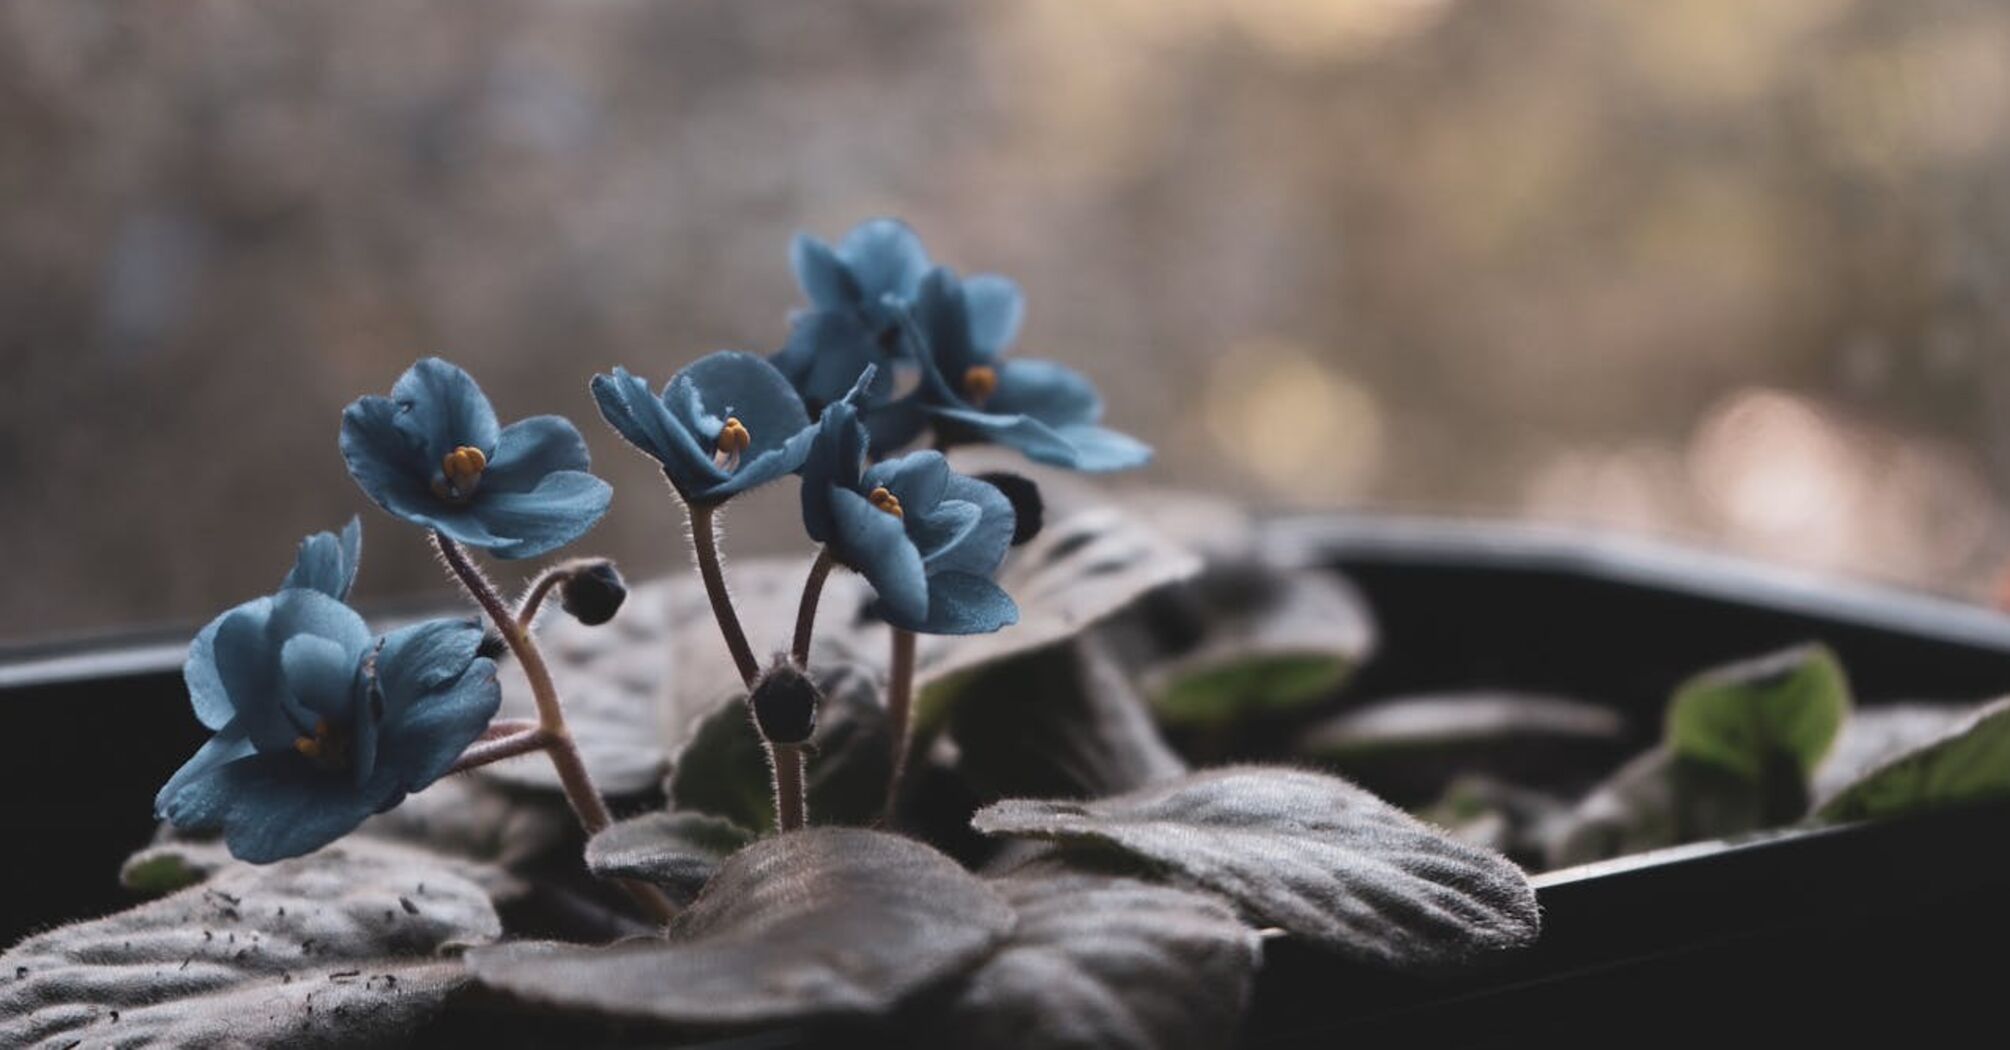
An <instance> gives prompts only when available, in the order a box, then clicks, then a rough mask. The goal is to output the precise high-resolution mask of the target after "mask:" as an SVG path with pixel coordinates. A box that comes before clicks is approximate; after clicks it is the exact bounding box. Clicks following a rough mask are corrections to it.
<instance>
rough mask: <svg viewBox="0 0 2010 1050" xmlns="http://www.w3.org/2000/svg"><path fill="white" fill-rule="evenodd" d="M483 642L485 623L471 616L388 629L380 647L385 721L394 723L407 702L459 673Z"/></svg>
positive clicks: (456, 677) (457, 675)
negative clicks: (480, 623)
mask: <svg viewBox="0 0 2010 1050" xmlns="http://www.w3.org/2000/svg"><path fill="white" fill-rule="evenodd" d="M481 644H482V628H481V626H480V625H479V624H477V623H475V622H473V621H471V620H452V619H448V620H427V621H425V622H424V623H416V624H413V625H411V626H409V627H401V628H399V629H397V630H395V631H392V632H390V633H389V634H386V635H385V636H384V640H383V646H382V648H380V649H379V650H378V651H377V685H378V688H379V689H380V690H381V691H382V692H383V694H384V721H385V722H386V723H387V724H394V723H396V722H397V721H398V720H399V719H400V718H402V717H403V716H404V713H405V710H406V708H407V707H409V706H410V705H412V704H413V703H416V702H417V701H418V700H420V699H421V698H423V697H425V696H426V695H427V694H429V693H431V692H433V691H434V690H437V689H439V688H441V687H442V686H445V685H447V684H448V683H450V682H453V681H455V680H457V679H459V678H460V677H461V675H462V674H464V673H465V672H466V671H467V669H468V665H469V664H472V663H473V662H474V661H475V654H476V651H477V650H478V649H480V648H481Z"/></svg>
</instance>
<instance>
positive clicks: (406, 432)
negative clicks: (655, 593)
mask: <svg viewBox="0 0 2010 1050" xmlns="http://www.w3.org/2000/svg"><path fill="white" fill-rule="evenodd" d="M342 456H343V458H344V459H346V460H348V461H349V474H350V476H351V477H353V478H355V479H356V484H358V485H360V486H362V488H363V491H364V492H365V493H367V494H368V495H369V497H370V498H371V499H372V500H375V501H376V503H377V505H378V506H380V507H382V508H384V509H385V510H387V511H389V512H390V513H391V514H393V515H395V516H397V517H400V518H403V519H405V520H406V521H409V522H411V523H413V524H415V525H423V526H425V527H426V528H429V529H435V530H438V531H439V532H440V533H441V534H443V535H445V536H446V537H448V538H449V539H453V540H457V541H459V542H461V543H463V544H466V545H468V546H470V547H478V548H480V549H482V550H486V551H488V552H489V553H490V554H493V555H495V556H496V557H498V558H532V557H536V556H537V555H540V554H544V553H546V552H548V551H552V550H555V549H557V548H559V547H563V546H565V545H566V544H568V543H571V542H572V541H573V540H575V539H578V538H579V537H580V536H581V535H583V534H585V532H586V531H587V530H588V529H591V528H592V527H593V526H594V525H595V524H596V523H598V522H599V521H600V518H601V516H602V515H604V514H606V513H607V505H608V503H609V501H610V500H612V499H613V495H614V492H613V489H611V488H609V487H608V484H607V483H606V482H604V481H602V480H600V479H599V478H597V477H594V476H593V475H592V474H589V473H587V468H588V466H589V460H588V457H587V452H586V441H585V439H583V438H581V437H580V436H579V431H578V429H577V428H575V427H574V426H573V425H572V423H571V422H569V421H568V420H566V419H565V418H564V417H562V416H532V417H531V418H529V419H525V420H521V421H519V422H516V423H512V424H510V425H509V426H507V427H503V426H500V425H499V424H498V423H497V421H496V414H495V409H494V408H492V407H490V405H489V400H488V398H487V397H486V396H484V395H483V394H482V390H481V387H479V386H477V385H475V381H474V378H473V377H472V376H470V375H468V374H467V373H466V372H464V371H462V370H461V369H460V368H458V367H456V366H454V365H452V364H449V363H447V362H445V361H442V360H440V359H439V358H436V357H433V358H427V359H425V360H423V361H420V362H419V363H417V364H415V365H413V366H412V367H411V368H410V369H409V370H407V371H406V372H405V374H404V375H402V376H400V377H398V382H397V385H395V386H393V387H392V388H391V396H390V397H374V396H372V397H363V398H358V399H357V400H356V401H355V402H354V403H352V404H351V405H350V406H349V407H348V408H347V409H346V410H344V411H343V413H342Z"/></svg>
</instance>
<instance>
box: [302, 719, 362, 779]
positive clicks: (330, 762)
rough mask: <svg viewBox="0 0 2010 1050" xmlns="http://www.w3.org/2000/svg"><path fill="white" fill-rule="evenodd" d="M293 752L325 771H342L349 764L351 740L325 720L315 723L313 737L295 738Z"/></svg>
mask: <svg viewBox="0 0 2010 1050" xmlns="http://www.w3.org/2000/svg"><path fill="white" fill-rule="evenodd" d="M293 750H295V751H298V752H300V754H301V755H302V756H303V757H305V758H307V759H309V760H311V761H312V762H313V763H314V764H315V765H317V766H320V767H321V768H323V769H341V768H343V767H345V766H347V765H348V764H349V738H348V736H347V735H346V734H344V733H343V732H342V731H341V730H339V729H336V728H335V727H333V726H331V725H329V724H328V720H327V719H325V718H323V719H320V720H318V721H316V722H315V723H314V735H313V736H306V735H302V736H297V737H295V738H293Z"/></svg>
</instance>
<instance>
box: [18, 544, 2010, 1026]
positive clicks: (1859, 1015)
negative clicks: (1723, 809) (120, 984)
mask: <svg viewBox="0 0 2010 1050" xmlns="http://www.w3.org/2000/svg"><path fill="white" fill-rule="evenodd" d="M1272 529H1273V535H1274V537H1275V538H1276V539H1277V540H1278V541H1279V542H1280V543H1286V544H1291V545H1293V546H1296V547H1298V548H1300V549H1303V550H1305V551H1306V552H1308V553H1309V554H1311V555H1312V556H1313V557H1315V558H1316V559H1317V560H1318V561H1319V562H1322V563H1325V564H1329V565H1332V566H1334V567H1336V568H1339V569H1341V570H1343V571H1345V572H1346V573H1347V574H1348V575H1349V576H1350V577H1351V578H1352V579H1353V580H1354V581H1355V582H1356V583H1357V584H1358V585H1359V587H1360V588H1361V590H1362V592H1363V593H1364V594H1365V596H1366V598H1367V600H1368V602H1369V604H1370V605H1371V606H1372V608H1373V610H1374V613H1375V617H1376V620H1377V623H1378V628H1379V633H1380V635H1381V638H1382V647H1381V649H1380V651H1379V652H1378V654H1377V656H1376V658H1375V660H1374V661H1373V662H1372V663H1371V664H1370V665H1368V666H1367V667H1366V668H1364V669H1363V670H1362V671H1361V673H1360V674H1359V675H1358V676H1357V677H1356V678H1355V679H1354V680H1353V681H1352V682H1351V683H1350V684H1349V685H1348V687H1347V693H1348V695H1349V696H1350V697H1353V698H1358V699H1368V698H1374V697H1383V696H1391V695H1397V694H1405V693H1417V692H1426V691H1434V690H1443V689H1466V688H1502V689H1515V690H1528V691H1537V692H1550V693H1559V694H1563V695H1572V696H1582V697H1588V698H1596V699H1600V700H1605V701H1608V702H1610V703H1613V704H1615V705H1618V706H1620V707H1621V708H1622V709H1623V710H1624V711H1625V712H1626V713H1627V714H1628V715H1629V716H1630V718H1631V721H1632V723H1633V724H1634V725H1635V726H1636V727H1637V728H1639V729H1640V733H1641V739H1640V740H1639V741H1638V742H1639V743H1641V744H1643V745H1644V744H1645V743H1647V742H1648V738H1649V736H1650V735H1651V732H1652V729H1653V727H1655V726H1657V725H1658V720H1659V712H1660V710H1661V706H1662V705H1663V704H1664V703H1665V702H1666V700H1667V697H1668V695H1669V692H1670V690H1671V688H1672V687H1673V686H1674V685H1675V684H1676V683H1677V682H1679V681H1681V680H1682V679H1684V678H1685V677H1687V676H1688V675H1690V674H1692V673H1693V672H1695V671H1696V670H1698V669H1699V668H1702V667H1706V666H1710V665H1712V664H1717V663H1722V662H1725V661H1728V660H1733V659H1737V658H1740V657H1744V656H1749V655H1752V654H1754V653H1758V652H1763V651H1766V650H1769V649H1775V648H1780V647H1783V646H1786V645H1791V644H1795V643H1799V642H1804V641H1811V640H1820V641H1823V642H1826V643H1828V645H1829V646H1831V647H1832V648H1833V649H1834V650H1835V651H1836V652H1837V653H1838V654H1839V656H1840V657H1841V659H1842V661H1843V663H1844V666H1846V667H1847V668H1848V670H1849V673H1850V677H1851V681H1852V684H1853V686H1854V688H1855V691H1856V695H1857V698H1858V701H1859V702H1860V703H1864V704H1875V703H1879V702H1884V701H1896V700H1919V699H1930V700H1980V699H1984V698H1989V697H1994V696H1997V695H2001V694H2004V693H2010V618H2006V617H2003V616H1999V615H1996V614H1994V613H1991V612H1989V611H1986V610H1981V609H1975V608H1970V607H1966V606H1960V605H1956V604H1953V603H1950V602H1946V601H1941V600H1937V599H1931V598H1925V597H1919V596H1914V595H1909V594H1904V593H1900V592H1896V591H1892V590H1889V589H1883V588H1874V587H1867V586H1858V585H1847V584H1840V583H1834V582H1826V581H1817V580H1813V579H1809V578H1806V577H1802V576H1799V575H1796V574H1792V573H1788V572H1783V571H1780V570H1776V569H1772V568H1767V567H1763V566H1758V565H1754V564H1751V563H1746V562H1740V561H1736V560H1733V559H1727V558H1720V557H1714V556H1708V555H1702V554H1697V553H1693V552H1686V551H1681V550H1677V549H1672V548H1669V547H1665V546H1660V545H1656V544H1650V543H1643V542H1639V541H1633V540H1622V539H1617V538H1613V537H1606V536H1601V535H1597V534H1587V533H1581V532H1571V531H1555V530H1545V529H1538V528H1527V527H1520V526H1502V525H1488V524H1471V523H1452V522H1442V521H1428V520H1425V521H1416V520H1401V519H1391V518H1383V517H1335V516H1320V517H1316V518H1302V519H1291V520H1284V521H1279V522H1276V523H1274V525H1273V526H1272ZM183 644H184V640H183V639H179V638H152V639H123V640H115V641H111V642H101V643H84V644H77V645H70V646H60V647H44V648H41V649H37V650H33V651H18V650H17V651H14V652H10V653H5V654H0V713H4V715H5V718H6V721H5V723H4V725H5V732H4V734H0V826H4V828H5V830H6V835H7V842H6V855H7V857H8V864H7V865H6V867H7V869H8V876H9V877H8V880H7V881H8V884H9V890H10V892H9V893H7V894H5V895H0V943H11V942H12V941H13V940H15V939H16V938H18V937H19V936H21V935H22V934H24V933H26V932H28V931H30V930H32V929H36V928H40V927H44V926H48V925H52V924H55V923H58V922H61V921H65V920H68V919H72V918H77V917H81V916H87V915H93V914H99V913H103V912H107V911H110V910H113V909H115V908H118V907H121V906H123V905H124V904H126V903H128V900H127V898H126V895H125V893H124V891H123V890H121V888H120V887H119V885H118V882H117V878H116V874H117V869H118V865H119V862H120V861H121V860H122V859H123V858H124V857H125V856H126V855H127V854H128V853H129V852H130V851H131V849H132V848H133V847H135V846H137V845H139V844H140V843H142V842H144V841H145V839H146V838H147V836H148V835H149V833H150V831H151V829H152V827H153V821H152V819H151V813H150V808H151V799H152V796H153V792H154V791H155V789H156V788H157V787H158V786H159V785H160V784H161V783H162V782H163V780H164V779H165V778H166V777H167V776H168V774H169V773H171V772H172V771H173V769H174V768H175V767H176V766H177V765H178V764H179V763H180V762H181V761H182V760H183V759H184V758H185V757H186V756H187V755H188V754H189V753H190V751H192V749H193V748H195V747H196V746H197V745H198V744H199V743H200V742H201V738H202V734H201V733H200V731H199V728H198V727H197V726H196V725H195V723H194V721H193V720H192V719H191V718H190V717H189V715H188V708H187V704H186V698H185V694H184V692H183V689H182V685H181V681H180V660H181V650H182V646H183ZM2006 830H2010V804H2004V805H1991V806H1979V807H1974V808H1970V809H1963V810H1958V811H1950V812H1945V813H1938V814H1932V815H1928V816H1924V817H1920V818H1915V819H1910V820H1904V821H1894V822H1889V823H1883V824H1875V825H1855V826H1847V827H1840V828H1831V829H1824V830H1819V831H1786V832H1778V833H1770V834H1766V835H1760V836H1754V837H1750V838H1749V839H1747V840H1743V841H1738V842H1716V843H1705V844H1699V845H1696V846H1691V847H1682V848H1678V849H1675V850H1668V851H1662V852H1658V853H1652V854H1645V855H1641V856H1638V857H1631V858H1623V859H1621V860H1618V861H1614V862H1610V863H1607V864H1603V865H1597V866H1594V867H1588V868H1578V869H1572V870H1569V871H1565V872H1560V873H1557V874H1554V875H1548V876H1543V877H1541V878H1539V879H1538V880H1537V886H1538V890H1539V895H1540V899H1541V903H1542V905H1543V909H1544V930H1543V936H1542V940H1541V942H1540V944H1538V945H1537V947H1536V948H1535V949H1534V950H1532V951H1530V952H1527V953H1524V954H1522V955H1520V956H1517V957H1516V958H1514V959H1512V960H1511V961H1508V962H1506V963H1505V964H1503V965H1501V966H1499V967H1496V968H1494V969H1491V970H1489V971H1487V972H1484V973H1480V974H1475V975H1468V976H1465V977H1461V978H1457V979H1452V980H1417V979H1404V978H1394V977H1391V976H1388V975H1386V974H1380V973H1375V972H1370V971H1366V970H1363V969H1360V968H1357V967H1352V966H1349V965H1346V964H1343V963H1339V962H1336V961H1334V960H1332V959H1330V958H1326V957H1323V956H1319V955H1316V954H1315V953H1313V952H1310V951H1307V950H1305V949H1303V948H1301V947H1300V946H1298V945H1295V944H1292V943H1290V942H1289V941H1283V940H1280V941H1273V942H1272V943H1271V944H1270V945H1269V946H1268V950H1267V955H1266V963H1265V967H1264V970H1263V974H1262V977H1261V979H1260V981H1259V983H1258V987H1257V996H1256V1003H1255V1009H1254V1010H1253V1011H1252V1013H1251V1015H1250V1019H1249V1023H1248V1028H1247V1030H1246V1040H1245V1042H1246V1043H1247V1045H1251V1046H1334V1045H1343V1044H1344V1045H1348V1046H1354V1047H1360V1046H1384V1045H1386V1046H1404V1047H1419V1046H1468V1045H1473V1046H1478V1045H1503V1046H1511V1045H1527V1044H1531V1043H1534V1042H1536V1041H1538V1040H1545V1041H1561V1042H1564V1043H1584V1042H1588V1043H1596V1044H1599V1045H1615V1044H1621V1043H1630V1042H1633V1041H1636V1040H1648V1041H1652V1042H1656V1043H1659V1042H1662V1041H1665V1040H1667V1039H1671V1038H1674V1037H1677V1036H1681V1037H1689V1038H1710V1039H1714V1040H1718V1041H1724V1040H1726V1039H1728V1041H1729V1043H1730V1044H1731V1045H1747V1044H1749V1043H1750V1041H1751V1040H1752V1039H1753V1038H1754V1037H1755V1035H1756V1033H1758V1032H1760V1031H1765V1032H1777V1033H1780V1034H1790V1035H1791V1036H1792V1037H1793V1038H1794V1039H1795V1040H1796V1042H1805V1041H1810V1040H1811V1039H1812V1038H1814V1037H1816V1036H1818V1035H1820V1034H1829V1035H1833V1036H1837V1037H1844V1038H1847V1037H1851V1036H1855V1035H1860V1027H1859V1026H1860V1025H1861V1024H1862V1023H1863V1022H1864V1020H1865V1019H1866V1016H1867V1015H1868V1016H1871V1017H1886V1018H1900V1017H1908V1018H1911V1020H1910V1021H1908V1022H1907V1024H1908V1026H1909V1031H1910V1033H1911V1034H1913V1035H1915V1036H1916V1035H1921V1034H1924V1033H1926V1032H1928V1031H1931V1030H1933V1029H1934V1028H1935V1027H1936V1026H1939V1025H1942V1024H1952V1023H1954V1020H1953V1019H1954V1018H1955V1016H1956V1015H1958V1014H1961V1013H1963V1012H1966V1011H1981V1010H1983V1009H1986V1008H1987V1007H1988V1006H1989V1005H1991V1000H1990V999H1989V997H1987V996H1982V995H1979V994H1977V995H1973V996H1970V995H1966V994H1965V992H1966V991H1967V990H1969V989H1974V990H1976V991H1978V992H1979V990H1980V989H1981V988H1982V986H1983V984H1984V983H1985V982H1992V981H1993V980H1994V978H1995V975H1996V973H1997V966H1996V964H1995V963H1993V962H1991V963H1988V964H1987V965H1983V966H1977V965H1976V964H1975V963H1973V962H1972V961H1971V958H1981V959H1992V958H1996V957H1999V956H1998V952H1999V951H2000V949H1999V948H1998V946H1999V945H2001V944H2003V943H2005V935H2006V934H2010V839H2006V836H2005V831H2006ZM1963 1007H1966V1011H1964V1010H1963ZM763 1045H773V1044H771V1043H764V1044H763Z"/></svg>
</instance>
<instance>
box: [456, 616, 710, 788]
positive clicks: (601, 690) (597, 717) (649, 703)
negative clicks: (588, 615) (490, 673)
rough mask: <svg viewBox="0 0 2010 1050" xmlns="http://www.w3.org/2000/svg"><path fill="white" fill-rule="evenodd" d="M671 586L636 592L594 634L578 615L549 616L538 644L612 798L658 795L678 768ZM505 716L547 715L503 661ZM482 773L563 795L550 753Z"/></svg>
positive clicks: (576, 735)
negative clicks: (673, 743)
mask: <svg viewBox="0 0 2010 1050" xmlns="http://www.w3.org/2000/svg"><path fill="white" fill-rule="evenodd" d="M668 600H669V587H668V585H666V584H665V583H663V582H662V581H656V582H652V583H645V584H639V585H637V586H635V587H633V588H632V589H630V591H629V594H628V600H627V601H626V602H624V603H623V604H622V606H621V611H620V612H619V613H617V614H616V615H615V617H614V619H613V620H611V621H609V622H608V623H606V624H603V625H601V626H599V627H588V626H586V625H584V624H582V623H580V622H579V621H577V620H574V619H573V618H571V617H569V616H546V617H544V618H543V619H542V620H541V621H539V625H538V628H537V637H538V644H539V648H540V649H541V651H542V652H543V653H544V656H545V662H546V663H547V664H548V665H549V666H550V669H551V677H552V682H553V683H554V684H555V685H556V686H557V688H558V695H559V698H560V700H561V701H562V702H563V703H564V704H565V721H566V725H567V726H568V727H569V728H570V729H571V731H572V736H573V739H574V740H576V741H578V743H579V753H580V756H581V758H583V759H584V760H585V762H586V768H587V771H588V772H589V773H592V774H593V780H594V783H595V784H596V785H597V786H598V787H599V788H600V790H601V791H602V792H604V793H606V794H609V795H639V794H646V793H648V792H650V791H653V790H655V788H656V786H657V785H658V784H659V783H661V782H662V779H663V771H664V770H665V769H666V768H668V766H669V751H668V749H667V747H666V746H665V743H666V741H667V739H668V735H669V734H668V733H667V732H666V729H665V726H664V723H665V720H666V717H667V714H666V707H667V704H668V702H669V696H670V692H671V687H672V685H671V673H672V667H671V661H670V649H669V645H668V629H667V626H666V624H667V611H666V609H665V606H666V604H667V602H668ZM498 677H499V678H500V680H501V681H502V692H503V699H502V710H501V711H500V712H499V714H498V717H501V718H530V719H534V718H536V717H537V704H536V702H535V701H533V700H532V698H531V692H530V685H529V683H528V681H527V680H526V679H525V678H524V675H523V668H522V667H520V666H518V665H517V662H516V661H515V660H511V659H505V660H503V661H502V670H501V673H500V675H499V676H498ZM476 775H477V776H481V777H487V778H491V779H495V780H500V781H503V782H505V783H511V784H518V785H524V786H529V787H536V788H541V789H543V790H546V791H551V792H556V791H558V790H559V783H558V774H557V773H556V772H554V771H553V770H552V765H551V762H550V761H549V760H547V759H545V758H544V756H542V755H536V754H533V755H527V756H525V757H523V758H517V759H511V760H509V761H507V762H499V763H497V764H495V765H492V766H484V767H483V768H482V769H481V771H480V772H479V773H477V774H476Z"/></svg>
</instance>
